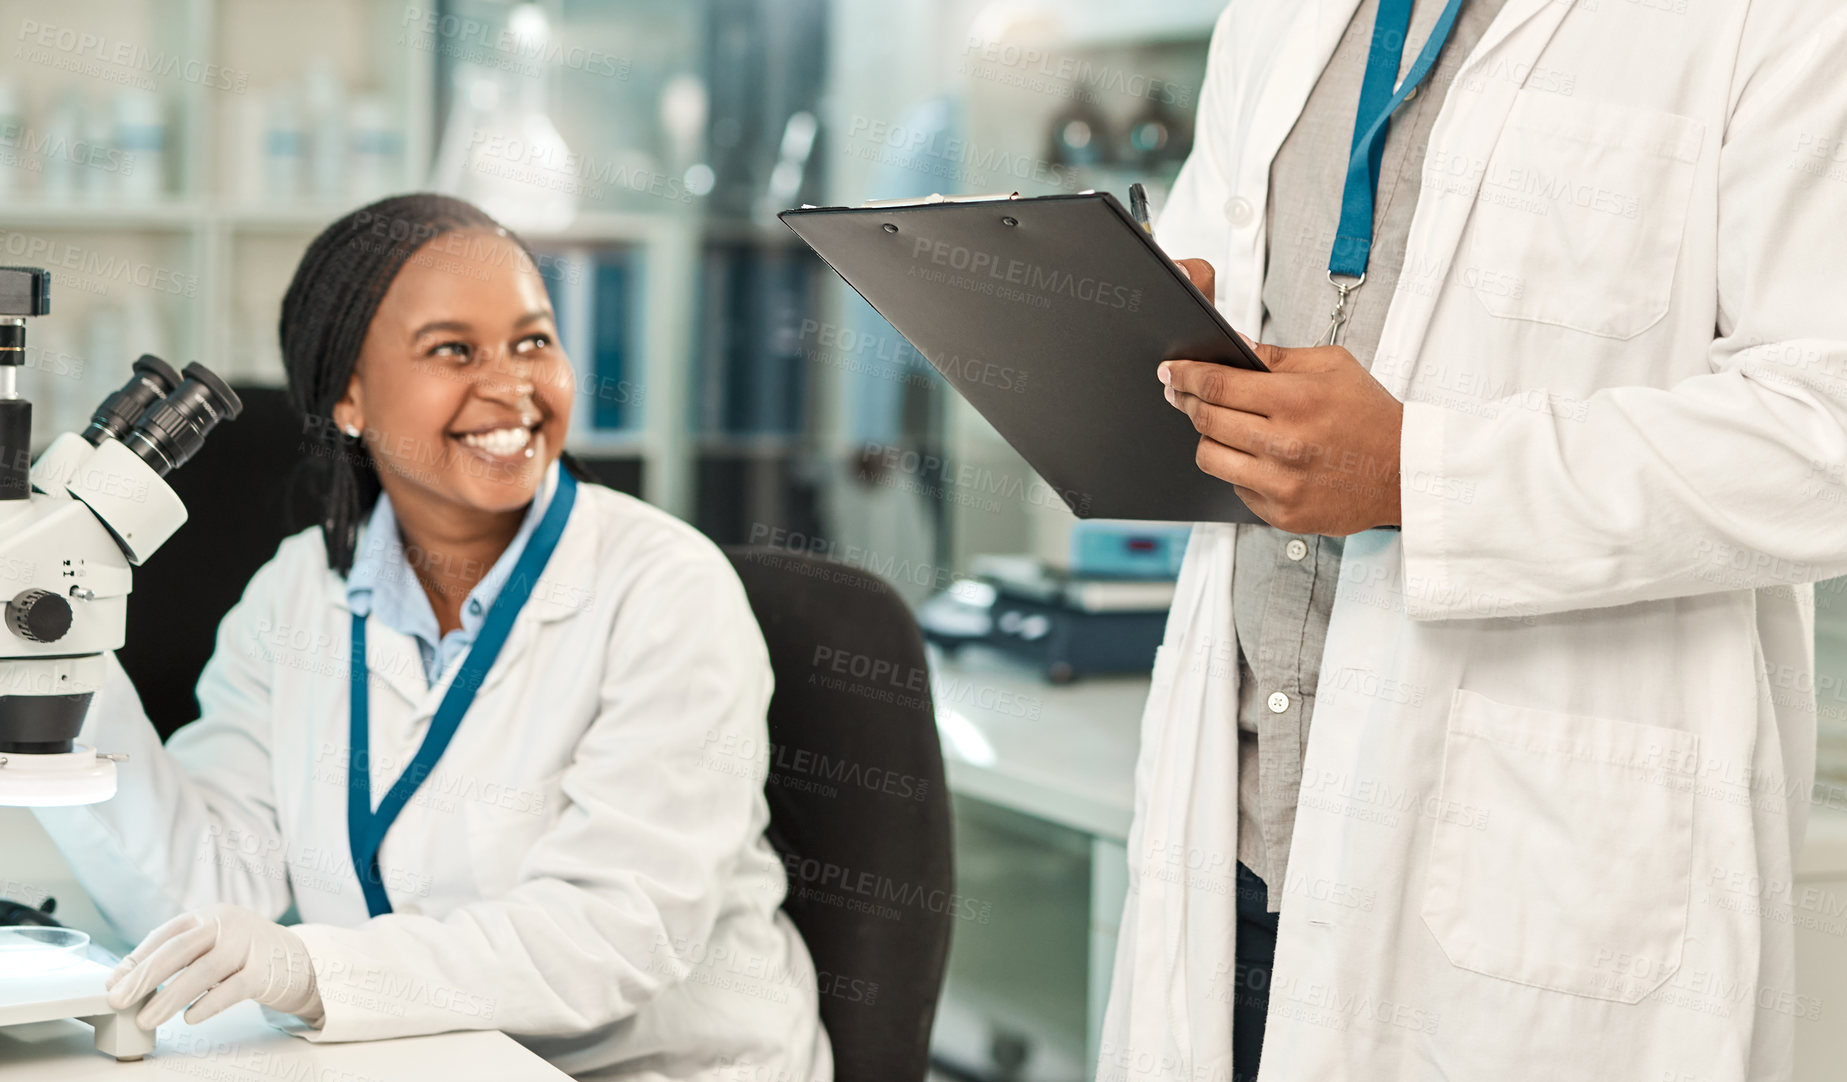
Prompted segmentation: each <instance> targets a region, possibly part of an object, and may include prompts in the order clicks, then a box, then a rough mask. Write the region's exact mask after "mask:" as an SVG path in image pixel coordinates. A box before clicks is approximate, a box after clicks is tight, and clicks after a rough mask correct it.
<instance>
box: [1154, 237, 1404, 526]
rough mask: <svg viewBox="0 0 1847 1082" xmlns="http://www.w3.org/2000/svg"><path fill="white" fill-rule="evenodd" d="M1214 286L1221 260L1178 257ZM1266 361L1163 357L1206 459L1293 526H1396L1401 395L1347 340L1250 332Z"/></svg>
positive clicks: (1164, 371)
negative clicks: (1277, 342) (1270, 340)
mask: <svg viewBox="0 0 1847 1082" xmlns="http://www.w3.org/2000/svg"><path fill="white" fill-rule="evenodd" d="M1180 265H1181V266H1182V267H1184V268H1185V269H1186V271H1187V273H1188V274H1189V275H1190V276H1191V277H1192V279H1193V284H1194V285H1196V286H1198V287H1199V288H1200V291H1201V292H1203V293H1205V294H1206V296H1208V297H1211V296H1212V295H1213V294H1212V287H1213V275H1212V267H1211V265H1210V264H1208V263H1206V262H1205V261H1204V260H1198V259H1185V260H1181V261H1180ZM1245 341H1246V342H1247V343H1249V344H1250V345H1251V348H1252V349H1253V350H1254V351H1255V352H1256V353H1257V356H1258V359H1260V360H1262V361H1263V363H1264V365H1265V366H1266V367H1268V368H1269V369H1270V371H1268V372H1249V371H1246V370H1244V369H1239V368H1232V367H1230V366H1228V365H1222V364H1211V363H1208V362H1204V361H1166V362H1163V363H1162V364H1161V366H1160V369H1159V374H1160V379H1161V382H1162V383H1163V384H1166V395H1167V400H1168V402H1170V403H1172V404H1173V405H1174V407H1175V408H1176V409H1179V410H1181V411H1182V412H1184V413H1185V414H1186V415H1187V416H1188V417H1189V418H1191V419H1192V422H1193V427H1194V428H1195V429H1197V430H1198V432H1199V434H1200V439H1199V450H1198V453H1197V455H1196V457H1195V461H1197V462H1198V464H1199V468H1200V469H1202V470H1204V471H1206V472H1207V473H1209V474H1211V475H1213V476H1214V477H1218V478H1221V479H1223V480H1225V481H1228V482H1230V483H1231V485H1232V486H1233V487H1234V488H1235V489H1236V490H1237V492H1238V496H1239V498H1240V499H1242V500H1243V501H1244V502H1245V504H1246V505H1248V506H1249V507H1250V509H1251V510H1252V511H1254V512H1256V513H1257V516H1258V517H1259V518H1261V519H1263V520H1264V521H1265V522H1267V523H1269V524H1270V525H1272V526H1275V527H1276V528H1278V529H1281V530H1287V531H1289V532H1290V533H1313V534H1326V535H1328V536H1330V537H1343V536H1345V535H1347V534H1353V533H1358V532H1360V531H1361V530H1368V529H1371V528H1373V527H1375V526H1395V525H1398V523H1399V518H1400V516H1401V512H1400V507H1399V499H1398V484H1399V478H1398V442H1399V435H1400V433H1401V431H1402V430H1403V427H1404V405H1403V403H1401V402H1399V401H1398V400H1397V399H1396V398H1393V397H1392V395H1391V392H1389V391H1387V390H1386V389H1385V388H1384V387H1383V386H1381V385H1380V383H1379V381H1378V380H1376V379H1373V378H1372V374H1371V373H1369V372H1367V371H1366V369H1365V368H1363V367H1361V365H1360V363H1359V362H1358V361H1357V360H1355V359H1354V357H1353V354H1351V353H1348V352H1347V351H1346V349H1344V348H1342V347H1340V346H1324V347H1317V348H1311V349H1283V348H1281V347H1280V346H1270V345H1258V344H1256V343H1252V342H1250V340H1249V339H1248V338H1247V339H1246V340H1245Z"/></svg>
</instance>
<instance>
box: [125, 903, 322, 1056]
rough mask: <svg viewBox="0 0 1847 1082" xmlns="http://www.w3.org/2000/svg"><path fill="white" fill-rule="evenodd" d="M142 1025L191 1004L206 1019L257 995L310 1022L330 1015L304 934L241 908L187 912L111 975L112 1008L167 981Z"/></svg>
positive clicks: (193, 1015) (195, 1018)
mask: <svg viewBox="0 0 1847 1082" xmlns="http://www.w3.org/2000/svg"><path fill="white" fill-rule="evenodd" d="M163 983H164V984H165V985H166V987H165V988H162V989H161V990H160V991H159V992H158V993H155V995H154V998H153V999H151V1000H149V1001H148V1004H147V1005H146V1006H145V1007H142V1008H141V1013H140V1014H138V1015H136V1016H135V1024H136V1025H137V1026H140V1027H141V1028H142V1029H154V1028H156V1027H157V1026H159V1025H160V1024H161V1023H162V1022H165V1021H166V1020H167V1019H169V1018H171V1017H173V1016H174V1015H175V1014H177V1013H179V1011H180V1010H181V1008H184V1007H185V1006H186V1005H187V1004H191V1005H192V1009H191V1010H188V1011H187V1012H186V1021H188V1022H191V1023H198V1022H203V1021H205V1020H206V1019H207V1018H210V1017H211V1016H213V1015H215V1014H217V1013H218V1012H219V1011H222V1010H224V1009H225V1008H226V1007H229V1006H231V1005H232V1004H234V1003H240V1002H242V1001H244V1000H246V999H254V1000H256V1001H257V1002H258V1003H261V1004H263V1005H264V1006H266V1007H271V1008H273V1009H275V1010H278V1011H281V1012H282V1013H284V1014H292V1015H295V1016H296V1017H298V1018H300V1019H301V1020H302V1021H304V1022H307V1023H308V1024H310V1025H317V1024H319V1022H320V1021H321V1019H322V1017H323V1012H322V1008H321V994H320V992H319V990H318V989H317V988H316V987H315V982H314V967H313V964H312V962H311V960H310V959H309V957H308V948H307V947H306V946H305V945H304V944H303V943H302V941H301V937H299V936H297V935H296V934H295V933H294V932H291V931H289V930H288V929H287V928H284V927H282V926H281V925H280V924H276V923H275V922H273V921H268V920H265V919H263V918H262V917H259V916H257V915H256V914H255V913H252V912H251V911H249V910H248V909H243V908H241V907H239V906H235V905H215V906H212V907H211V908H209V909H201V910H199V911H197V912H194V913H183V914H181V915H180V916H177V917H174V918H173V919H172V920H170V921H168V922H167V923H165V924H163V925H161V926H160V927H158V928H156V929H154V930H153V931H152V932H150V933H148V937H147V938H146V939H144V940H142V941H141V945H140V946H138V947H136V948H135V949H134V950H133V951H132V952H130V953H129V955H128V957H126V958H124V959H122V963H121V964H120V965H118V966H116V967H115V970H114V972H112V973H110V974H109V978H108V980H106V981H105V982H104V985H103V986H104V987H105V988H107V989H108V990H109V1006H110V1007H111V1008H112V1009H114V1010H118V1011H120V1010H125V1009H127V1008H128V1007H129V1006H130V1005H131V1004H134V1003H137V1002H139V1001H140V1000H141V999H143V998H144V997H146V996H147V995H148V993H150V992H153V991H154V989H155V988H156V987H158V986H159V985H161V984H163Z"/></svg>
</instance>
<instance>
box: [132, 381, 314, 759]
mask: <svg viewBox="0 0 1847 1082" xmlns="http://www.w3.org/2000/svg"><path fill="white" fill-rule="evenodd" d="M233 389H234V390H236V391H237V396H238V397H239V398H240V399H242V400H243V403H244V410H243V413H242V414H241V415H239V417H238V418H237V420H235V421H229V422H226V423H224V424H221V425H219V426H218V427H217V428H214V429H213V430H212V433H211V435H209V436H207V437H206V439H205V446H204V447H202V448H200V449H199V453H198V454H197V455H195V456H193V458H192V460H191V461H190V462H187V463H186V464H185V465H184V466H181V467H180V468H179V469H177V470H175V471H173V472H172V473H170V474H168V475H167V477H166V481H167V484H168V485H170V486H171V487H172V489H173V491H174V492H175V493H176V494H178V495H179V497H180V499H181V500H182V501H183V502H184V503H185V505H186V524H185V525H184V526H181V527H180V528H179V531H178V532H177V533H175V534H174V535H173V536H172V537H171V538H168V540H167V543H166V544H164V545H162V546H161V547H160V550H159V551H158V552H156V553H154V555H153V556H151V557H149V558H148V562H147V564H146V565H145V566H143V567H140V568H137V569H136V570H135V590H134V593H132V594H130V595H129V596H128V633H127V636H128V637H127V642H126V644H125V645H123V647H122V648H121V649H120V650H117V651H116V657H117V659H118V660H120V661H121V663H122V668H123V669H125V670H127V672H128V675H129V677H130V678H132V679H133V680H134V682H135V690H136V691H137V692H138V693H139V694H140V696H141V704H142V706H144V707H146V708H147V714H148V718H149V719H150V720H152V721H153V722H154V727H155V728H156V729H158V730H159V731H160V735H161V736H162V737H167V736H171V735H173V731H174V730H175V729H177V728H179V727H180V726H182V725H184V724H186V723H187V722H189V721H191V720H193V719H194V718H196V717H198V716H199V704H198V700H197V699H196V698H195V697H194V696H193V687H194V685H196V684H197V683H198V682H199V673H200V671H202V670H203V669H204V668H205V663H206V661H207V660H208V659H210V657H211V656H212V647H213V645H214V644H215V643H216V640H217V634H218V622H219V621H220V620H222V619H224V614H225V613H227V612H229V611H231V606H232V605H235V604H236V603H237V599H238V598H239V597H241V596H243V592H244V587H245V586H246V585H248V584H249V582H250V576H252V575H254V574H256V571H257V569H258V568H259V567H262V566H263V565H264V564H265V563H267V562H269V558H270V557H271V556H274V555H275V554H276V546H277V545H279V544H281V543H282V539H283V538H285V537H287V536H289V535H290V534H292V533H294V532H296V531H297V530H300V529H302V528H304V527H306V526H309V525H312V524H313V523H314V522H316V521H317V520H318V519H319V510H318V508H317V507H316V506H315V505H314V501H313V496H312V493H310V492H309V491H308V488H307V486H306V485H305V484H300V483H295V481H294V479H295V477H296V476H297V475H296V470H297V469H298V468H299V467H301V466H302V465H303V464H304V462H305V461H306V456H305V455H304V454H303V453H302V442H303V438H304V437H303V429H302V419H301V415H300V414H299V413H296V412H295V409H294V407H293V406H291V405H289V396H288V392H287V391H284V390H282V389H281V388H279V387H251V386H235V387H234V388H233Z"/></svg>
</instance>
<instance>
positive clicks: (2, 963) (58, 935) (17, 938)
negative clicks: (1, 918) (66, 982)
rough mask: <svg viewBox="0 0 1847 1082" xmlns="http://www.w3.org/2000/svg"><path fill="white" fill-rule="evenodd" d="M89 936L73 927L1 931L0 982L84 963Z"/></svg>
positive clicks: (26, 927)
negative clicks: (0, 980) (9, 978)
mask: <svg viewBox="0 0 1847 1082" xmlns="http://www.w3.org/2000/svg"><path fill="white" fill-rule="evenodd" d="M89 949H90V935H89V933H88V932H80V931H78V930H77V929H75V928H41V927H37V926H34V925H19V926H18V927H5V928H0V979H5V978H8V977H31V976H36V975H38V974H41V973H55V972H57V971H58V970H61V969H71V968H73V967H75V966H78V965H81V964H83V962H84V961H85V959H86V958H87V957H88V955H89Z"/></svg>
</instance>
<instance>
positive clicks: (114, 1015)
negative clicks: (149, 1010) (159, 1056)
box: [0, 961, 154, 1062]
mask: <svg viewBox="0 0 1847 1082" xmlns="http://www.w3.org/2000/svg"><path fill="white" fill-rule="evenodd" d="M108 975H109V970H108V968H107V967H106V966H103V965H101V964H100V963H97V962H91V961H85V962H83V963H82V964H81V965H78V966H73V967H72V968H70V969H68V970H61V971H59V972H57V973H43V974H35V975H32V976H29V977H11V978H9V977H6V976H5V975H0V1026H18V1025H25V1024H26V1023H29V1022H55V1021H57V1020H58V1019H61V1018H75V1019H76V1020H77V1021H79V1022H85V1023H88V1024H89V1025H90V1026H91V1027H93V1028H94V1029H95V1030H96V1050H97V1051H98V1052H101V1053H102V1054H104V1055H106V1056H113V1057H115V1059H117V1060H118V1061H121V1062H130V1061H133V1060H138V1059H140V1058H141V1057H142V1056H144V1055H146V1054H148V1053H149V1052H152V1051H153V1050H154V1033H153V1031H151V1030H145V1029H142V1028H140V1027H139V1026H137V1025H135V1013H136V1011H138V1010H139V1009H140V1008H141V1006H142V1005H141V1004H139V1003H137V1004H134V1005H133V1006H131V1007H130V1008H129V1009H128V1010H125V1011H117V1010H113V1009H111V1008H110V1006H109V1001H108V996H107V995H106V994H105V993H104V992H103V978H105V977H107V976H108Z"/></svg>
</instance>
